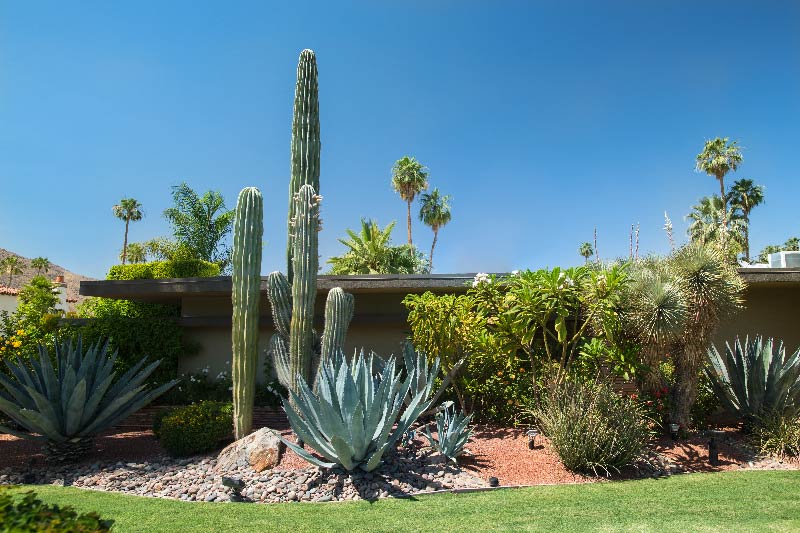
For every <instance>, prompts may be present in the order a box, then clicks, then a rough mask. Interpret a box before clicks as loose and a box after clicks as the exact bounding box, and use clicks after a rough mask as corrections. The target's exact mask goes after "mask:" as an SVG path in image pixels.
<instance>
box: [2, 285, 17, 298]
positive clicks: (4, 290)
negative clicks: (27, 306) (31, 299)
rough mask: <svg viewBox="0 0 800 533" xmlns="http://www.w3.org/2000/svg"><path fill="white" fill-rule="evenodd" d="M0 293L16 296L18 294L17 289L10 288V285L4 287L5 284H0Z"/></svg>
mask: <svg viewBox="0 0 800 533" xmlns="http://www.w3.org/2000/svg"><path fill="white" fill-rule="evenodd" d="M0 294H4V295H6V296H16V295H18V294H19V291H18V290H17V289H12V288H11V287H6V286H5V285H0Z"/></svg>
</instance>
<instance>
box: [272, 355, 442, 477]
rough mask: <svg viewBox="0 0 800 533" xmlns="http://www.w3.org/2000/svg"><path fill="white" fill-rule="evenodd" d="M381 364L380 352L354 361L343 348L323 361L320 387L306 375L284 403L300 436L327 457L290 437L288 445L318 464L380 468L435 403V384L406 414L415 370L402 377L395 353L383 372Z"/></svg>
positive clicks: (419, 395) (411, 403)
mask: <svg viewBox="0 0 800 533" xmlns="http://www.w3.org/2000/svg"><path fill="white" fill-rule="evenodd" d="M375 366H376V365H375V356H374V354H373V355H371V356H369V357H367V356H365V355H364V353H363V352H362V353H361V354H358V355H356V356H355V357H354V358H353V361H352V364H348V362H347V359H346V358H345V357H344V356H343V354H341V352H340V353H338V354H335V355H334V356H332V357H329V358H328V359H327V360H325V361H323V362H322V363H321V364H320V370H319V376H318V379H317V383H316V391H312V390H311V387H310V386H309V384H308V383H307V382H306V381H305V380H304V379H302V377H301V378H300V379H299V380H298V391H297V392H296V391H295V390H290V391H289V394H290V397H291V401H288V400H285V401H284V402H283V407H284V410H285V411H286V415H287V416H288V418H289V423H290V425H291V426H292V429H293V430H294V432H295V433H296V434H297V436H298V437H299V438H300V439H302V440H303V442H305V443H306V444H307V445H308V446H309V447H311V448H312V449H313V450H314V451H316V452H317V453H318V454H319V455H321V456H322V457H323V458H324V459H325V460H320V459H319V458H317V457H315V456H313V455H311V454H310V453H309V452H307V451H306V450H304V449H302V448H300V447H299V446H297V445H296V444H295V443H293V442H290V441H286V440H284V442H285V443H286V445H287V446H288V447H289V448H291V449H292V450H294V452H295V453H297V454H298V455H300V456H301V457H302V458H304V459H305V460H306V461H308V462H310V463H312V464H314V465H317V466H321V467H327V468H331V467H334V466H336V465H341V466H342V467H344V468H345V469H347V470H354V469H355V468H361V469H362V470H365V471H367V472H370V471H372V470H374V469H375V468H377V467H378V466H379V465H380V463H381V458H382V457H383V455H384V453H386V452H387V451H388V450H390V449H392V448H393V447H394V446H395V445H396V444H397V442H398V440H399V439H400V437H401V436H402V435H403V434H404V433H405V432H406V431H408V429H409V428H410V427H411V425H412V424H413V423H414V422H415V421H416V420H417V418H418V417H419V416H420V415H421V414H422V413H423V412H425V411H427V410H428V408H429V407H430V405H431V401H430V397H431V393H432V387H433V383H432V381H431V382H429V383H428V385H427V386H426V387H425V388H424V389H422V390H420V391H419V392H417V394H416V395H415V396H414V398H413V399H412V400H411V402H409V404H408V405H407V406H406V407H405V409H403V410H402V414H401V409H402V408H403V400H404V398H405V396H406V393H407V392H408V390H409V388H410V386H411V381H412V378H413V373H412V372H407V373H406V378H405V379H404V380H402V379H401V372H399V371H398V370H397V368H396V365H395V360H394V358H393V357H392V358H390V359H389V360H388V361H386V363H385V364H384V365H378V366H380V367H381V371H380V372H378V373H374V372H373V368H375ZM437 366H438V365H437ZM395 424H396V426H395Z"/></svg>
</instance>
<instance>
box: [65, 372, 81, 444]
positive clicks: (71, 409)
mask: <svg viewBox="0 0 800 533" xmlns="http://www.w3.org/2000/svg"><path fill="white" fill-rule="evenodd" d="M85 406H86V378H84V379H82V380H80V381H79V382H78V384H77V385H75V388H74V389H73V391H72V396H70V398H69V401H68V402H67V403H66V409H65V412H64V434H65V435H67V436H72V435H74V434H75V433H76V432H77V431H78V429H79V428H80V427H81V420H82V419H83V408H84V407H85Z"/></svg>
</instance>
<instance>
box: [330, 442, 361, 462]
mask: <svg viewBox="0 0 800 533" xmlns="http://www.w3.org/2000/svg"><path fill="white" fill-rule="evenodd" d="M331 446H333V449H334V450H336V459H338V461H339V462H340V463H341V465H342V466H343V467H344V468H345V469H346V470H353V469H354V468H355V467H356V466H357V463H356V462H354V460H355V461H357V460H358V458H356V457H354V454H353V448H352V447H351V446H350V444H349V443H348V442H347V441H345V440H344V439H343V438H342V437H340V436H339V435H334V436H333V437H332V438H331Z"/></svg>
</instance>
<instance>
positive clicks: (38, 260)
mask: <svg viewBox="0 0 800 533" xmlns="http://www.w3.org/2000/svg"><path fill="white" fill-rule="evenodd" d="M31 266H32V267H33V268H35V269H36V274H37V275H39V276H41V275H42V271H44V273H45V274H47V272H48V271H49V270H50V260H49V259H47V258H46V257H34V258H33V259H31Z"/></svg>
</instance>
